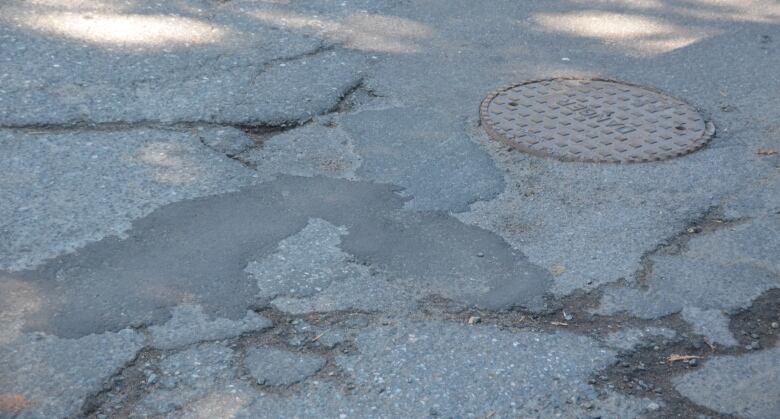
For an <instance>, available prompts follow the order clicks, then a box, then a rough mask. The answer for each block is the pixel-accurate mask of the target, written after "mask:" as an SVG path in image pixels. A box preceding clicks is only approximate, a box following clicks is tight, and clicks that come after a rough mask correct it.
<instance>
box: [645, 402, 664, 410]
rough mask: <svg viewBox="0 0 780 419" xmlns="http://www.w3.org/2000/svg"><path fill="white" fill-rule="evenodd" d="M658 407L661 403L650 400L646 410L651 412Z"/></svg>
mask: <svg viewBox="0 0 780 419" xmlns="http://www.w3.org/2000/svg"><path fill="white" fill-rule="evenodd" d="M660 408H661V405H659V404H658V403H656V402H650V404H648V405H647V410H649V411H651V412H655V411H657V410H658V409H660Z"/></svg>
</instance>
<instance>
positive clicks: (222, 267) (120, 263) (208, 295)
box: [5, 177, 550, 337]
mask: <svg viewBox="0 0 780 419" xmlns="http://www.w3.org/2000/svg"><path fill="white" fill-rule="evenodd" d="M403 202H404V200H403V199H402V198H401V197H399V196H398V195H396V194H395V193H393V188H391V187H389V186H383V185H378V184H372V183H365V182H349V181H342V180H328V179H323V178H296V177H283V178H280V179H279V180H277V181H273V182H268V183H264V184H260V185H257V186H252V187H249V188H245V189H242V190H241V191H240V192H236V193H228V194H224V195H219V196H215V197H208V198H202V199H195V200H190V201H185V202H178V203H174V204H171V205H168V206H165V207H164V208H161V209H158V210H157V211H155V212H153V213H152V214H150V215H149V216H147V217H144V218H142V219H139V220H137V221H135V222H134V223H133V228H132V229H131V230H129V231H128V232H127V238H126V239H117V238H113V237H111V238H107V239H104V240H102V241H100V242H96V243H92V244H90V245H87V246H85V247H84V248H82V249H80V250H79V251H78V252H76V253H73V254H69V255H65V256H62V257H59V258H57V259H55V260H52V261H51V262H49V263H47V264H45V265H43V266H41V267H40V268H38V269H36V270H33V271H23V272H18V273H7V274H5V275H6V277H7V278H8V279H9V280H16V281H22V282H26V283H29V284H30V286H32V287H34V288H35V289H36V292H37V293H39V295H41V296H44V298H46V299H47V301H48V303H47V304H46V305H45V306H43V307H41V309H40V310H39V311H37V312H35V313H31V314H30V315H29V317H27V318H26V320H25V322H26V327H25V328H26V330H42V331H48V332H50V333H54V334H57V335H59V336H69V337H74V336H83V335H85V334H89V333H96V332H100V331H105V330H119V329H122V328H124V327H127V326H131V325H142V324H151V323H157V322H160V321H162V320H164V319H166V318H167V317H168V316H169V310H170V307H172V306H174V305H178V304H181V303H184V302H195V303H198V304H201V305H202V306H203V308H204V311H205V312H206V313H208V314H209V315H214V316H218V317H226V318H231V319H236V318H239V317H242V316H244V314H245V313H246V309H247V308H248V307H252V306H255V305H256V304H258V303H259V302H258V301H257V300H256V297H255V296H256V295H257V294H258V290H257V284H256V282H255V281H252V280H250V279H249V278H248V277H247V274H246V272H244V268H245V267H246V266H247V264H248V263H249V262H250V261H253V260H258V259H260V258H261V257H262V256H263V255H264V254H268V253H269V252H272V251H273V250H274V248H275V246H276V244H277V243H278V242H279V241H280V240H282V239H284V238H286V237H288V236H290V235H292V234H294V233H296V232H298V231H300V230H301V229H303V228H304V227H305V226H306V224H307V223H308V222H309V219H311V218H321V219H324V220H327V221H329V222H331V223H332V224H334V225H337V226H344V227H346V229H347V231H348V232H349V234H348V235H347V236H345V237H344V238H343V239H342V244H341V248H342V250H343V251H344V252H347V253H349V254H351V255H353V256H354V257H355V258H356V259H357V260H359V261H361V262H362V263H365V264H369V265H373V266H376V267H377V268H378V269H380V270H382V271H384V272H386V274H387V275H388V276H389V277H392V278H399V279H402V280H409V282H410V283H412V284H415V285H414V286H416V287H419V288H418V289H421V290H424V291H425V293H426V294H440V293H443V294H448V295H450V296H453V297H457V298H459V299H460V300H462V301H465V302H467V303H469V304H476V305H480V306H484V307H488V308H503V307H510V306H513V305H520V306H527V307H529V308H534V309H539V308H541V307H542V306H543V302H542V297H543V296H544V294H545V293H546V291H547V289H548V287H549V286H550V276H549V274H548V273H547V272H546V271H544V270H542V269H540V268H538V267H536V266H534V265H532V264H530V263H528V262H527V260H526V259H525V257H524V256H523V255H522V254H521V253H520V252H518V251H516V250H513V249H512V248H511V247H510V246H509V245H508V244H507V243H506V242H504V241H503V240H502V239H501V238H499V237H498V236H496V235H495V234H493V233H490V232H488V231H485V230H482V229H480V228H477V227H471V226H467V225H465V224H463V223H461V222H460V221H458V220H456V219H455V218H453V217H451V216H448V215H445V214H441V213H410V212H407V211H404V210H402V206H403ZM480 255H483V256H482V257H480ZM461 288H462V289H461ZM421 296H422V295H421Z"/></svg>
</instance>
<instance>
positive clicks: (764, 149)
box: [757, 148, 777, 156]
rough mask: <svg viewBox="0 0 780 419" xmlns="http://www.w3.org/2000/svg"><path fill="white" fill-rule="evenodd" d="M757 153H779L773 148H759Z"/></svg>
mask: <svg viewBox="0 0 780 419" xmlns="http://www.w3.org/2000/svg"><path fill="white" fill-rule="evenodd" d="M757 154H758V155H759V156H774V155H775V154H777V150H772V149H771V148H759V149H758V152H757Z"/></svg>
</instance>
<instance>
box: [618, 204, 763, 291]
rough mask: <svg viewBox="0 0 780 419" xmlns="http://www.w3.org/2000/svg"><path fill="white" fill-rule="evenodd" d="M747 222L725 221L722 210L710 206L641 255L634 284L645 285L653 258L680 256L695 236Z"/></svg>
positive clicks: (745, 220) (651, 270) (739, 220)
mask: <svg viewBox="0 0 780 419" xmlns="http://www.w3.org/2000/svg"><path fill="white" fill-rule="evenodd" d="M749 220H750V219H749V218H737V219H725V218H724V217H723V208H722V207H720V206H712V207H710V208H708V209H706V210H705V211H704V212H702V213H701V215H699V216H698V217H695V218H693V219H692V220H690V221H689V222H688V223H686V225H685V226H684V227H683V228H682V229H681V230H680V231H678V232H677V233H675V234H674V235H672V236H670V237H668V238H666V239H664V240H663V241H661V242H660V243H659V244H657V245H656V246H655V247H654V248H653V249H651V250H649V251H647V252H645V253H644V254H642V256H641V257H640V262H639V264H640V268H639V269H637V270H636V272H635V273H634V276H633V277H634V280H635V282H636V283H638V284H640V285H644V284H646V283H647V280H648V278H650V276H651V275H652V273H653V264H654V262H653V259H652V258H653V256H655V255H679V254H682V253H684V252H685V251H686V249H687V246H688V242H689V241H690V240H691V239H693V238H694V237H696V236H697V235H701V234H709V233H712V232H714V231H717V230H721V229H724V228H729V227H733V226H735V225H739V224H742V223H745V222H748V221H749Z"/></svg>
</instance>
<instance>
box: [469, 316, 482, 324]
mask: <svg viewBox="0 0 780 419" xmlns="http://www.w3.org/2000/svg"><path fill="white" fill-rule="evenodd" d="M481 322H482V318H481V317H479V316H471V317H469V324H477V323H481Z"/></svg>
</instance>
